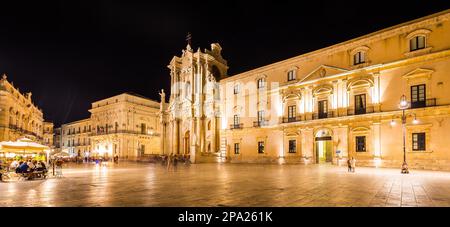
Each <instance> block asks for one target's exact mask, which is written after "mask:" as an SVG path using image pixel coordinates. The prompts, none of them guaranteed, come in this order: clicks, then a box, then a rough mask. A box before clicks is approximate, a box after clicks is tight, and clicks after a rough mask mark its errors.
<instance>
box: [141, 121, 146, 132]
mask: <svg viewBox="0 0 450 227" xmlns="http://www.w3.org/2000/svg"><path fill="white" fill-rule="evenodd" d="M146 131H147V126H146V125H145V124H144V123H142V124H141V134H145V133H146Z"/></svg>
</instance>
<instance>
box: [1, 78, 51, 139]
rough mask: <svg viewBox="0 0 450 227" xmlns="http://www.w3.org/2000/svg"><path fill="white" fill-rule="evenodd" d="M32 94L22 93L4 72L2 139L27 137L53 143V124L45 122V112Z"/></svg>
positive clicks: (2, 84)
mask: <svg viewBox="0 0 450 227" xmlns="http://www.w3.org/2000/svg"><path fill="white" fill-rule="evenodd" d="M31 95H32V94H31V92H28V93H26V94H22V93H21V92H20V90H19V88H16V87H14V85H13V83H10V82H9V81H8V80H7V76H6V75H5V74H3V76H2V78H1V79H0V141H16V140H18V139H19V138H23V137H27V138H29V139H32V140H34V141H36V142H39V143H41V144H46V145H50V146H51V145H52V141H51V140H50V137H51V134H52V133H53V124H52V123H50V122H44V114H43V112H42V110H41V109H39V108H38V107H37V106H36V105H35V104H34V103H33V101H32V99H31Z"/></svg>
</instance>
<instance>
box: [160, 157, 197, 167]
mask: <svg viewBox="0 0 450 227" xmlns="http://www.w3.org/2000/svg"><path fill="white" fill-rule="evenodd" d="M178 162H183V163H184V164H185V165H189V164H190V163H191V161H190V156H189V155H178V154H173V153H171V154H170V155H168V156H164V157H163V159H162V164H163V165H164V164H165V165H167V170H170V168H171V167H173V168H174V169H176V168H177V166H178Z"/></svg>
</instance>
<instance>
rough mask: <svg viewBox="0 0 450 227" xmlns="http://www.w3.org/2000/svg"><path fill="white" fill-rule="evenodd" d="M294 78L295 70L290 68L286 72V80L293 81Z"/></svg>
mask: <svg viewBox="0 0 450 227" xmlns="http://www.w3.org/2000/svg"><path fill="white" fill-rule="evenodd" d="M293 80H295V71H294V70H291V71H289V72H288V81H293Z"/></svg>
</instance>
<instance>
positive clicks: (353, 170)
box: [351, 157, 356, 172]
mask: <svg viewBox="0 0 450 227" xmlns="http://www.w3.org/2000/svg"><path fill="white" fill-rule="evenodd" d="M351 164H352V172H355V168H356V159H355V157H352V163H351Z"/></svg>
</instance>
